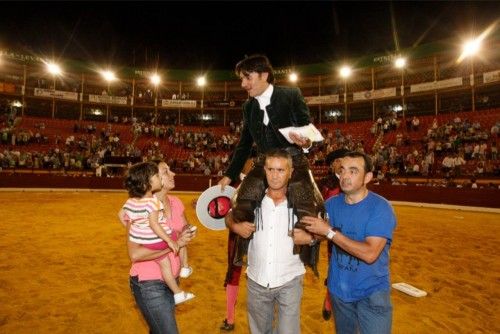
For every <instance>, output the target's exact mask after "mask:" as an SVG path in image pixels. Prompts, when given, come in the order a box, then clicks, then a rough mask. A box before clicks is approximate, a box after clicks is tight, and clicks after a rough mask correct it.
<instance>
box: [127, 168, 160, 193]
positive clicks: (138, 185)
mask: <svg viewBox="0 0 500 334" xmlns="http://www.w3.org/2000/svg"><path fill="white" fill-rule="evenodd" d="M155 174H158V165H157V164H155V163H154V162H141V163H138V164H135V165H132V166H131V167H130V168H129V170H128V171H127V175H126V176H125V181H124V182H123V184H124V186H125V189H127V190H128V195H129V196H130V197H139V198H141V197H143V196H144V195H145V194H146V193H147V192H148V191H149V190H150V189H151V183H150V182H149V179H150V178H151V177H152V176H153V175H155Z"/></svg>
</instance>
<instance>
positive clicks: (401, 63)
mask: <svg viewBox="0 0 500 334" xmlns="http://www.w3.org/2000/svg"><path fill="white" fill-rule="evenodd" d="M394 66H396V68H398V69H400V70H401V107H402V108H403V119H404V118H405V109H406V108H405V74H404V73H405V67H406V58H403V57H401V56H399V57H398V58H396V60H395V61H394Z"/></svg>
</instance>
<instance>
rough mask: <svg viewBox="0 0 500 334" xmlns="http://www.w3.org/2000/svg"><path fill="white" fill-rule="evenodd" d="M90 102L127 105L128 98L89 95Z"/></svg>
mask: <svg viewBox="0 0 500 334" xmlns="http://www.w3.org/2000/svg"><path fill="white" fill-rule="evenodd" d="M89 102H94V103H109V104H121V105H126V104H127V97H126V96H110V95H93V94H89Z"/></svg>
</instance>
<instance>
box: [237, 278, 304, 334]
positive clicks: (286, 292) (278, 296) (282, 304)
mask: <svg viewBox="0 0 500 334" xmlns="http://www.w3.org/2000/svg"><path fill="white" fill-rule="evenodd" d="M303 281H304V275H300V276H297V277H295V278H294V279H292V280H291V281H290V282H288V283H285V284H284V285H282V286H279V287H277V288H271V289H268V288H266V287H263V286H261V285H259V284H257V283H255V282H254V281H252V280H251V279H250V278H248V280H247V290H248V296H247V308H248V325H249V327H250V332H251V333H252V334H271V333H278V334H299V333H300V302H301V300H302V290H303V287H302V286H303ZM275 306H276V307H277V308H278V312H277V314H278V319H274V314H275V312H274V307H275ZM273 319H274V323H275V325H276V326H275V328H274V330H273Z"/></svg>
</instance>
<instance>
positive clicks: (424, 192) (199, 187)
mask: <svg viewBox="0 0 500 334" xmlns="http://www.w3.org/2000/svg"><path fill="white" fill-rule="evenodd" d="M210 179H211V178H210V177H207V176H203V175H179V174H178V175H176V177H175V184H176V187H175V190H178V191H200V192H201V191H203V190H205V189H207V188H208V186H209V182H210ZM122 182H123V180H122V179H121V178H98V177H81V176H61V175H55V174H31V173H12V174H11V173H0V188H69V189H75V188H76V189H123V185H122ZM216 183H217V179H216V178H212V185H215V184H216ZM369 188H370V189H371V190H373V191H374V192H376V193H378V194H380V195H382V196H384V197H385V198H387V199H389V200H393V201H405V202H423V203H435V204H451V205H466V206H480V207H490V208H500V190H499V189H466V188H441V187H425V186H415V185H406V186H392V185H388V184H385V185H384V184H381V185H373V184H370V185H369Z"/></svg>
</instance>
